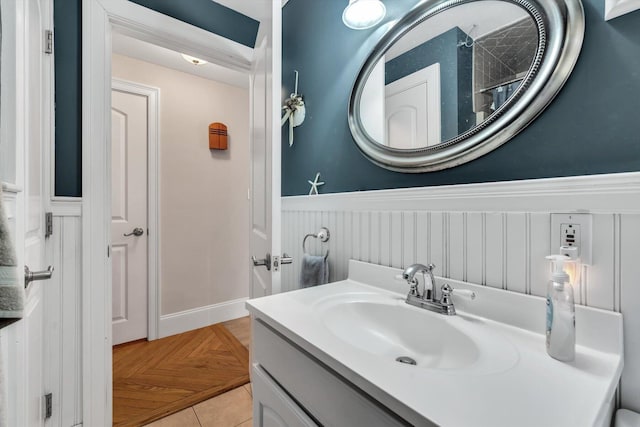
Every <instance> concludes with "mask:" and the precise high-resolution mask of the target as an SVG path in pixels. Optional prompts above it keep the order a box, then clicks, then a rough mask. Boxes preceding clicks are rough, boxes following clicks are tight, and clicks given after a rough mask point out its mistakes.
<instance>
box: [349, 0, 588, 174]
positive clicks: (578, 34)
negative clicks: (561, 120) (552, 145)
mask: <svg viewBox="0 0 640 427" xmlns="http://www.w3.org/2000/svg"><path fill="white" fill-rule="evenodd" d="M472 1H478V0H424V1H422V2H420V3H419V4H418V5H416V6H415V7H414V8H413V9H411V10H410V11H409V12H408V13H407V14H406V15H405V16H404V17H402V18H400V19H399V20H398V21H397V22H396V23H395V24H393V26H392V27H391V28H390V29H389V30H388V31H387V33H385V35H384V36H383V37H382V39H381V40H380V41H379V42H378V43H377V45H376V46H375V48H374V49H373V53H372V54H371V55H369V57H368V58H367V60H366V61H365V63H364V65H363V66H362V69H361V70H360V73H359V74H358V77H357V79H356V81H355V84H354V86H353V89H352V91H351V97H350V99H349V110H348V120H349V128H350V129H351V134H352V135H353V138H354V140H355V142H356V145H357V146H358V148H359V149H360V151H362V153H363V154H364V155H365V156H366V157H367V158H368V159H369V160H371V161H372V162H373V163H375V164H377V165H379V166H381V167H384V168H386V169H390V170H393V171H397V172H409V173H421V172H431V171H437V170H442V169H447V168H452V167H454V166H458V165H461V164H463V163H466V162H469V161H471V160H474V159H476V158H478V157H480V156H483V155H485V154H487V153H488V152H490V151H492V150H494V149H496V148H497V147H499V146H501V145H502V144H504V143H505V142H507V141H509V140H510V139H511V138H513V137H514V136H515V135H516V134H517V133H518V132H520V131H521V130H522V129H524V128H525V127H526V126H527V125H528V124H529V123H531V122H532V121H533V120H534V119H535V118H536V117H537V116H538V115H539V114H540V113H541V112H542V111H543V110H544V109H545V108H546V107H547V106H548V105H549V104H550V103H551V101H552V100H553V98H555V96H556V95H557V93H558V92H559V91H560V89H561V88H562V86H563V85H564V83H565V82H566V81H567V79H568V78H569V75H570V74H571V71H572V70H573V67H574V66H575V64H576V62H577V60H578V56H579V54H580V49H581V48H582V41H583V39H584V28H585V21H584V10H583V8H582V3H581V2H580V0H501V1H506V2H508V3H512V4H515V5H517V6H520V7H522V8H524V9H525V10H526V11H527V12H528V13H529V14H530V15H531V17H532V18H533V20H534V21H535V23H536V26H537V28H538V47H537V51H536V56H535V58H534V60H533V62H532V66H531V67H530V68H529V71H528V72H527V74H526V76H525V77H524V79H523V82H522V84H521V85H520V87H519V88H518V89H517V90H516V92H515V93H514V94H513V95H512V96H511V97H510V98H509V99H508V100H507V102H505V103H504V104H503V105H502V106H501V107H500V108H498V110H496V111H495V112H494V113H493V114H491V116H489V117H488V118H487V120H485V121H484V122H482V123H480V124H479V125H477V126H475V127H474V128H472V129H470V130H468V131H467V132H464V133H462V134H460V135H458V136H457V137H455V138H452V139H450V140H447V141H444V142H443V143H441V144H439V145H436V146H432V147H425V148H419V149H397V148H391V147H388V146H385V145H383V144H381V143H379V142H377V141H375V140H374V139H373V138H372V137H371V136H370V135H369V134H368V133H367V131H366V130H365V129H364V126H363V125H362V121H361V119H360V100H361V98H362V93H363V90H364V86H365V83H366V81H367V79H368V77H369V75H370V74H371V72H372V70H373V68H374V67H375V66H376V64H377V63H378V61H379V60H380V59H381V58H382V56H383V55H384V54H385V52H386V51H387V50H388V49H389V48H390V47H391V46H392V45H393V44H394V43H395V42H396V41H397V40H398V39H399V38H401V37H402V36H403V35H405V34H406V33H407V32H409V31H410V30H411V29H412V28H413V27H415V26H416V25H418V24H420V23H422V22H423V21H424V20H426V19H428V18H430V17H432V16H434V15H436V14H438V13H440V12H442V11H444V10H447V9H450V8H452V7H455V6H460V5H462V4H465V3H470V2H472ZM480 1H482V0H480Z"/></svg>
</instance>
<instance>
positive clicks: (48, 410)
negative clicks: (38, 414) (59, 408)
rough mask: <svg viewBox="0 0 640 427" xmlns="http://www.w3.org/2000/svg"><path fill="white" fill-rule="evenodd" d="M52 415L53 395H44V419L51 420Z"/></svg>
mask: <svg viewBox="0 0 640 427" xmlns="http://www.w3.org/2000/svg"><path fill="white" fill-rule="evenodd" d="M51 415H53V394H52V393H47V394H45V395H44V418H45V420H46V419H47V418H51Z"/></svg>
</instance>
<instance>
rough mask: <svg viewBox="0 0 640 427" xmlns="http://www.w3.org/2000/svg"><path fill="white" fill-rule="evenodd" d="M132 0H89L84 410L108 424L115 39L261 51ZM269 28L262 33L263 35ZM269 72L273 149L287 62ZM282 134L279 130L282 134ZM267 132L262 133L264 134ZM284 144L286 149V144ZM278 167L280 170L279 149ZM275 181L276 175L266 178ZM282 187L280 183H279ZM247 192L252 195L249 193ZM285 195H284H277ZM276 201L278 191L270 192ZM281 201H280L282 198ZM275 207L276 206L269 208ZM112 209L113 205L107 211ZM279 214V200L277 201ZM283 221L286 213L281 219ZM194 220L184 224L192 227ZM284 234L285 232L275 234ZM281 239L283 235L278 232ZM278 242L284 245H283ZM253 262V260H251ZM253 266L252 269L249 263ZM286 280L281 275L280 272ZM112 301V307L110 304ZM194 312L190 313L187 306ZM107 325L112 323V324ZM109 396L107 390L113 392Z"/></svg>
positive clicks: (222, 58)
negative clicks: (121, 33) (119, 35)
mask: <svg viewBox="0 0 640 427" xmlns="http://www.w3.org/2000/svg"><path fill="white" fill-rule="evenodd" d="M265 4H266V6H268V7H266V10H268V11H269V17H268V18H267V19H268V21H266V25H265V26H264V28H263V26H262V25H261V27H260V28H261V30H259V36H258V39H259V40H261V38H262V37H268V38H269V39H270V40H271V39H272V38H273V42H269V44H268V45H267V46H266V48H267V49H269V52H270V53H271V52H273V55H274V56H275V57H276V58H279V52H280V37H281V36H280V28H281V27H280V25H281V23H280V19H281V17H280V5H279V4H278V3H277V2H274V3H271V2H268V3H267V2H265ZM143 9H144V8H142V7H139V6H136V5H135V4H133V3H131V2H125V1H117V2H116V1H113V2H102V1H98V0H88V1H87V2H86V3H84V2H83V16H84V19H83V23H84V24H83V52H84V53H85V54H83V88H84V90H83V105H85V108H86V110H85V115H84V116H83V141H84V145H83V180H82V182H83V195H85V197H84V198H83V212H82V230H83V233H82V235H83V245H82V246H83V252H82V258H83V260H82V265H83V269H82V281H83V283H85V284H86V285H85V287H84V288H83V294H82V298H83V302H82V305H83V316H82V319H83V334H82V336H83V352H82V354H83V359H82V360H83V372H84V375H83V378H84V380H83V403H84V404H83V415H84V422H85V423H87V424H91V425H106V424H109V423H110V421H111V414H110V412H111V411H110V404H111V400H112V396H111V391H110V375H109V373H110V370H111V355H110V353H111V348H110V343H111V336H110V335H111V332H110V329H111V328H110V327H108V326H107V325H110V323H111V262H110V259H108V258H106V254H107V251H106V250H105V249H106V248H108V247H109V244H110V237H109V235H108V233H107V232H106V231H107V229H108V225H107V224H108V223H109V220H110V215H109V214H110V208H111V206H110V198H109V197H108V195H109V194H110V179H109V171H110V163H109V161H108V159H109V157H110V140H109V138H108V137H109V133H110V129H109V128H108V127H107V126H106V124H107V123H108V121H107V120H106V118H107V117H108V116H109V114H110V103H109V98H110V82H111V73H110V69H111V67H110V56H109V54H110V41H111V35H112V32H113V30H117V29H124V30H126V32H127V33H128V34H129V35H132V34H133V35H135V36H136V37H138V38H140V39H144V40H145V41H148V42H154V43H156V44H158V45H161V46H164V47H167V48H172V49H173V50H177V51H185V50H187V52H186V53H188V54H191V55H194V56H199V57H201V58H203V59H205V60H209V61H211V62H215V63H218V64H223V65H225V66H227V67H229V68H231V69H234V70H237V71H241V72H245V73H247V74H250V73H254V71H255V68H254V63H253V51H252V50H251V49H250V48H247V49H245V48H243V47H238V46H237V44H230V43H229V41H228V40H226V39H223V38H222V37H219V36H215V35H214V34H212V33H207V32H206V31H198V30H197V29H194V28H193V27H191V26H189V25H188V24H184V23H181V22H179V21H176V20H175V19H172V18H169V17H167V16H159V15H158V14H153V13H150V12H149V11H147V10H143ZM260 32H262V35H260ZM263 71H266V72H269V76H268V78H265V79H264V81H265V82H267V83H268V86H267V91H266V93H265V94H264V97H263V98H262V97H261V98H260V99H257V98H256V99H254V101H253V102H254V104H255V102H260V103H262V104H266V105H267V108H268V111H270V112H274V114H267V116H266V118H265V121H264V123H258V125H259V126H260V127H259V129H261V130H262V133H264V137H263V138H262V140H261V141H262V143H263V146H262V148H263V150H264V151H267V152H269V153H271V141H272V138H273V139H274V140H279V118H278V115H277V112H278V111H279V108H280V106H279V102H278V100H277V99H276V97H272V96H271V95H270V94H272V93H277V92H279V91H280V83H279V82H280V68H279V62H278V61H274V62H273V64H269V67H265V69H264V70H263ZM276 131H277V132H276ZM258 132H259V131H256V133H258ZM278 148H279V147H278ZM269 159H270V161H271V163H273V164H274V167H273V170H274V171H279V151H278V152H277V153H276V152H275V151H274V155H273V158H271V157H269ZM265 178H269V179H271V178H272V176H269V177H265ZM274 188H278V189H279V181H278V182H277V183H274ZM245 194H246V193H245ZM277 196H279V193H278V194H277ZM267 199H268V200H271V199H272V197H271V194H269V195H268V196H267ZM273 200H276V201H277V202H278V203H279V197H278V198H276V196H274V198H273ZM267 206H268V207H270V206H271V204H269V205H267ZM106 208H108V209H106ZM273 211H274V212H277V213H278V214H279V204H277V205H276V206H274V208H273ZM273 223H274V224H278V230H279V216H277V217H276V218H274V220H273ZM185 227H186V225H184V224H183V225H182V226H181V229H184V228H185ZM274 234H277V233H274ZM278 236H279V235H278ZM276 246H277V247H276ZM279 251H280V248H279V240H277V241H276V240H275V239H274V245H272V250H271V252H272V253H279ZM245 262H246V260H245ZM245 268H247V269H249V266H247V267H245ZM275 277H277V278H278V279H279V275H275ZM105 302H106V304H105ZM185 311H186V310H185ZM208 314H209V313H208V312H204V313H203V312H196V313H194V315H196V316H201V315H204V316H208ZM105 323H106V324H105ZM105 393H106V395H105Z"/></svg>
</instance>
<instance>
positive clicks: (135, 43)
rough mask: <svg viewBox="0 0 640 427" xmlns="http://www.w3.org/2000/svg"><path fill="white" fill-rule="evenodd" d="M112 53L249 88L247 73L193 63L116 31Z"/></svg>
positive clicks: (168, 50) (166, 50) (169, 51)
mask: <svg viewBox="0 0 640 427" xmlns="http://www.w3.org/2000/svg"><path fill="white" fill-rule="evenodd" d="M112 46H113V53H116V54H119V55H124V56H129V57H131V58H136V59H139V60H142V61H145V62H150V63H152V64H156V65H160V66H162V67H166V68H171V69H173V70H177V71H182V72H184V73H189V74H193V75H196V76H199V77H203V78H205V79H209V80H215V81H217V82H221V83H226V84H229V85H232V86H237V87H241V88H245V89H248V88H249V75H248V74H247V73H242V72H239V71H234V70H231V69H229V68H226V67H221V66H219V65H216V64H211V63H209V64H204V65H193V64H191V63H188V62H187V61H185V60H184V59H183V58H182V55H180V53H179V52H175V51H173V50H170V49H166V48H164V47H160V46H157V45H154V44H151V43H147V42H144V41H142V40H138V39H135V38H133V37H129V36H125V35H123V34H120V33H118V32H115V31H114V33H113V41H112Z"/></svg>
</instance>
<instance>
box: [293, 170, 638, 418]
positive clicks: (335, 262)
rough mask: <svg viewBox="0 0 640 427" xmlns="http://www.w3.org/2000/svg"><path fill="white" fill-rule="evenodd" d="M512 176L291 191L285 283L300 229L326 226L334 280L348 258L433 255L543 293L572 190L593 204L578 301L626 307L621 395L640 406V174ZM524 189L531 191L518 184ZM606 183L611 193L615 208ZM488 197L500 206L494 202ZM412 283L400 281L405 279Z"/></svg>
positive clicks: (456, 271) (389, 260)
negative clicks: (527, 179) (463, 182)
mask: <svg viewBox="0 0 640 427" xmlns="http://www.w3.org/2000/svg"><path fill="white" fill-rule="evenodd" d="M540 181H545V183H542V182H540ZM512 185H513V187H510V185H508V184H505V183H500V184H499V185H496V184H487V185H486V186H482V185H473V186H472V188H469V187H467V190H464V189H459V188H447V189H443V188H436V189H431V188H425V189H411V190H397V191H395V192H394V191H386V190H385V191H373V192H362V193H350V194H348V195H346V194H337V195H323V196H321V197H318V196H311V197H285V198H283V203H282V208H283V212H282V221H283V224H282V230H283V250H284V251H285V252H287V253H289V254H290V255H292V256H293V257H294V263H293V265H292V268H291V269H290V270H289V271H287V267H284V268H283V285H282V288H283V290H293V289H297V288H298V277H299V273H300V267H299V261H300V259H301V257H302V247H301V244H300V242H302V237H303V236H304V234H305V233H315V232H317V231H318V230H319V229H320V227H322V226H325V227H328V228H329V230H330V232H331V240H330V241H329V242H327V243H326V244H323V245H319V244H317V242H316V244H315V245H314V246H311V245H309V249H310V250H312V251H314V252H313V253H316V254H317V253H321V251H323V250H324V249H325V248H327V247H328V248H329V249H331V254H330V256H329V263H330V268H331V269H332V274H331V280H332V281H336V280H342V279H345V278H346V277H347V271H346V262H347V260H348V259H350V258H352V259H357V260H360V261H366V262H372V263H376V264H381V265H387V266H391V267H399V268H404V267H407V266H408V265H410V264H412V263H414V262H421V263H423V264H426V263H429V262H432V263H434V264H435V265H436V266H437V268H436V270H435V273H436V274H437V275H438V276H443V277H450V278H455V279H461V280H466V281H469V282H473V283H479V284H483V285H486V286H491V287H495V288H501V289H506V290H509V291H514V292H522V293H527V294H533V295H539V296H542V295H545V293H546V286H547V281H548V278H549V273H550V267H549V263H548V261H547V260H545V258H544V257H545V256H546V255H548V254H550V253H556V252H557V247H556V244H555V242H551V213H552V212H568V211H571V210H568V209H566V208H567V204H566V201H564V202H562V203H558V209H553V201H554V200H561V199H560V198H559V197H560V196H561V195H564V194H567V195H570V198H571V200H573V201H574V202H575V203H576V207H579V208H580V209H581V210H582V209H584V210H587V211H591V212H594V213H593V264H592V265H590V266H583V273H582V277H581V279H580V282H579V283H577V285H576V287H575V294H576V302H578V303H581V304H584V305H589V306H592V307H598V308H603V309H607V310H614V311H622V313H623V315H624V328H625V370H624V372H623V377H622V382H621V384H622V387H621V402H622V406H623V407H625V408H629V409H633V410H636V411H640V397H639V396H640V338H638V337H640V314H639V313H640V262H639V260H640V248H639V245H638V243H637V242H639V241H640V205H639V204H638V201H639V200H640V174H619V175H609V176H602V177H584V179H579V178H572V179H570V180H567V179H557V180H539V181H538V182H535V183H523V182H518V183H514V184H512ZM529 185H531V186H529ZM572 185H574V187H572ZM461 187H464V186H461ZM432 190H433V191H432ZM520 190H521V191H522V193H523V194H524V195H526V198H525V197H523V196H518V195H517V194H516V193H517V192H518V191H520ZM604 192H608V194H609V195H610V196H611V197H610V198H609V211H606V209H605V208H604V204H603V200H602V197H603V194H604ZM485 193H486V197H484V194H485ZM438 194H440V196H438ZM568 197H569V196H568ZM509 200H511V202H509ZM489 201H494V202H495V204H494V205H493V206H494V207H496V208H497V207H499V208H501V209H500V210H498V209H487V208H488V205H490V204H491V203H489ZM399 206H401V207H402V208H403V209H399ZM540 207H546V208H547V209H548V211H546V212H545V211H543V210H542V209H541V208H540ZM316 213H321V214H319V215H318V214H316ZM301 218H304V219H305V220H304V221H302V220H301ZM345 218H346V220H345ZM309 240H315V239H309ZM405 288H406V285H405V284H404V283H402V282H398V289H400V290H403V291H404V290H406V289H405ZM543 315H544V313H542V314H541V316H543Z"/></svg>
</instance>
